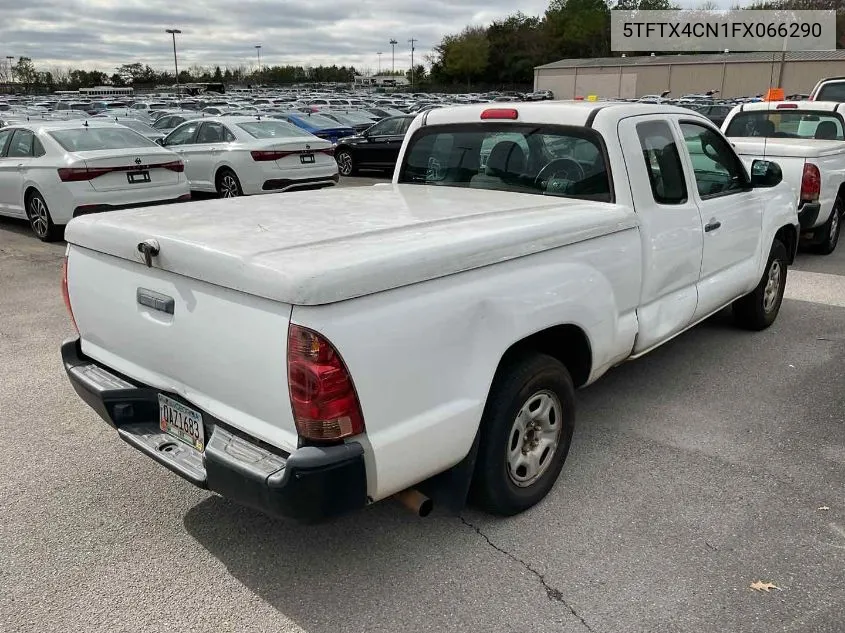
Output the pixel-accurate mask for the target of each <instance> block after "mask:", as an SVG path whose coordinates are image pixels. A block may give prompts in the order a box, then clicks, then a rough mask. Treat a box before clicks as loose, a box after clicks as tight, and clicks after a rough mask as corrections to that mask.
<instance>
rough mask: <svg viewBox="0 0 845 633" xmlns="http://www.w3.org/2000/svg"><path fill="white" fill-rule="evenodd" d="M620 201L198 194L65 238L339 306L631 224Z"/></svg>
mask: <svg viewBox="0 0 845 633" xmlns="http://www.w3.org/2000/svg"><path fill="white" fill-rule="evenodd" d="M636 225H637V219H636V216H635V214H634V213H633V212H632V211H630V210H628V209H626V208H624V207H621V206H617V205H614V204H609V203H602V202H589V201H580V200H571V199H565V198H558V197H551V196H541V195H533V194H519V193H510V192H503V191H488V190H481V189H468V188H455V187H442V186H430V185H428V186H427V185H382V186H375V187H356V188H332V189H327V190H321V191H309V192H294V193H286V194H279V195H270V196H259V197H255V198H239V199H235V200H231V199H230V200H212V201H196V202H191V203H187V204H178V205H166V206H161V207H152V208H146V209H137V210H130V211H117V212H110V213H103V214H98V215H88V216H82V217H79V218H76V219H74V220H73V221H72V222H70V224H69V225H68V227H67V231H66V239H67V241H68V242H70V243H72V244H75V245H78V246H82V247H86V248H90V249H93V250H95V251H99V252H102V253H107V254H110V255H114V256H116V257H120V258H123V259H128V260H133V261H137V262H139V264H140V263H141V262H143V261H144V258H143V255H142V254H141V253H140V252H138V249H137V247H138V244H139V243H140V242H142V241H144V240H148V239H155V240H157V241H158V242H159V245H160V247H161V248H160V254H159V255H158V257H156V258H154V260H153V266H154V267H156V268H161V269H165V270H168V271H171V272H174V273H177V274H179V275H184V276H186V277H191V278H194V279H200V280H202V281H206V282H208V283H212V284H215V285H218V286H223V287H226V288H231V289H233V290H239V291H242V292H246V293H249V294H252V295H256V296H259V297H265V298H267V299H272V300H276V301H283V302H285V303H290V304H294V305H320V304H325V303H332V302H336V301H343V300H345V299H351V298H354V297H359V296H364V295H368V294H372V293H375V292H380V291H384V290H389V289H391V288H398V287H401V286H405V285H408V284H412V283H416V282H420V281H425V280H429V279H435V278H438V277H442V276H445V275H449V274H453V273H457V272H461V271H464V270H470V269H473V268H478V267H481V266H485V265H489V264H493V263H497V262H502V261H506V260H509V259H513V258H516V257H521V256H524V255H528V254H531V253H536V252H540V251H543V250H548V249H551V248H556V247H559V246H564V245H566V244H571V243H574V242H578V241H582V240H586V239H590V238H594V237H598V236H601V235H605V234H608V233H613V232H616V231H620V230H625V229H629V228H632V227H635V226H636Z"/></svg>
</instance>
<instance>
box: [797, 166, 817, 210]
mask: <svg viewBox="0 0 845 633" xmlns="http://www.w3.org/2000/svg"><path fill="white" fill-rule="evenodd" d="M821 189H822V176H821V174H820V173H819V168H818V167H816V166H815V165H813V164H812V163H804V174H803V176H802V177H801V200H802V201H804V202H816V201H817V200H818V199H819V193H820V192H821Z"/></svg>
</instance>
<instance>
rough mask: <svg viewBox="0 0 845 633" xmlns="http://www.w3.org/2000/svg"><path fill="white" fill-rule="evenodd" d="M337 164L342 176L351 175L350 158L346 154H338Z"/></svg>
mask: <svg viewBox="0 0 845 633" xmlns="http://www.w3.org/2000/svg"><path fill="white" fill-rule="evenodd" d="M337 164H338V167H340V173H341V174H342V175H344V176H348V175H350V174H351V173H352V157H351V156H350V155H349V154H347V153H346V152H341V153H340V155H339V156H338V157H337Z"/></svg>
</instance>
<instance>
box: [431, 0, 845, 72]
mask: <svg viewBox="0 0 845 633" xmlns="http://www.w3.org/2000/svg"><path fill="white" fill-rule="evenodd" d="M841 5H842V2H841V0H758V1H757V2H755V3H754V4H752V5H750V6H748V7H745V9H766V10H790V11H794V10H802V9H803V10H836V16H837V17H836V35H837V48H845V10H844V9H843V8H842V7H841ZM679 8H680V7H679V6H678V5H677V4H675V3H674V2H673V1H672V0H615V1H611V2H606V1H605V0H552V2H551V3H550V4H549V6H548V9H547V10H546V12H545V13H544V14H543V15H542V16H528V15H525V14H523V13H522V12H517V13H514V14H512V15H510V16H508V17H506V18H504V19H502V20H497V21H495V22H493V23H492V24H489V25H487V26H467V27H466V28H464V29H463V31H461V32H460V33H456V34H452V35H447V36H445V37H444V38H443V39H442V40H441V42H440V43H439V44H438V45H437V46H436V47H435V48H434V51H433V53H432V54H431V55H430V56H429V58H428V62H429V64H430V66H431V70H430V74H429V76H430V81H432V82H435V83H437V84H438V85H441V86H445V85H449V84H451V85H461V86H463V87H470V86H472V85H474V84H475V85H477V84H485V85H500V86H506V85H520V84H523V85H530V84H533V81H534V68H535V67H536V66H541V65H543V64H548V63H550V62H554V61H557V60H560V59H581V58H596V57H611V56H613V55H614V53H612V52H611V50H610V12H611V10H613V9H620V10H628V11H631V10H672V9H679ZM696 8H697V9H702V10H704V9H716V8H719V7H718V6H717V5H716V4H715V2H713V1H712V0H703V1H702V2H701V4H700V5H699V6H698V7H696ZM733 8H734V9H742V8H743V7H740V6H738V5H737V6H735V7H733ZM653 52H655V53H656V54H658V55H659V54H660V51H653ZM626 54H627V55H628V56H629V57H630V56H632V55H637V53H626ZM640 54H641V55H648V54H649V53H640Z"/></svg>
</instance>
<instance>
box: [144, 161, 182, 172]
mask: <svg viewBox="0 0 845 633" xmlns="http://www.w3.org/2000/svg"><path fill="white" fill-rule="evenodd" d="M150 167H159V168H161V169H169V170H170V171H175V172H176V173H182V172H183V171H185V163H183V162H182V161H181V160H174V161H173V162H171V163H161V164H160V165H150Z"/></svg>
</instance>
